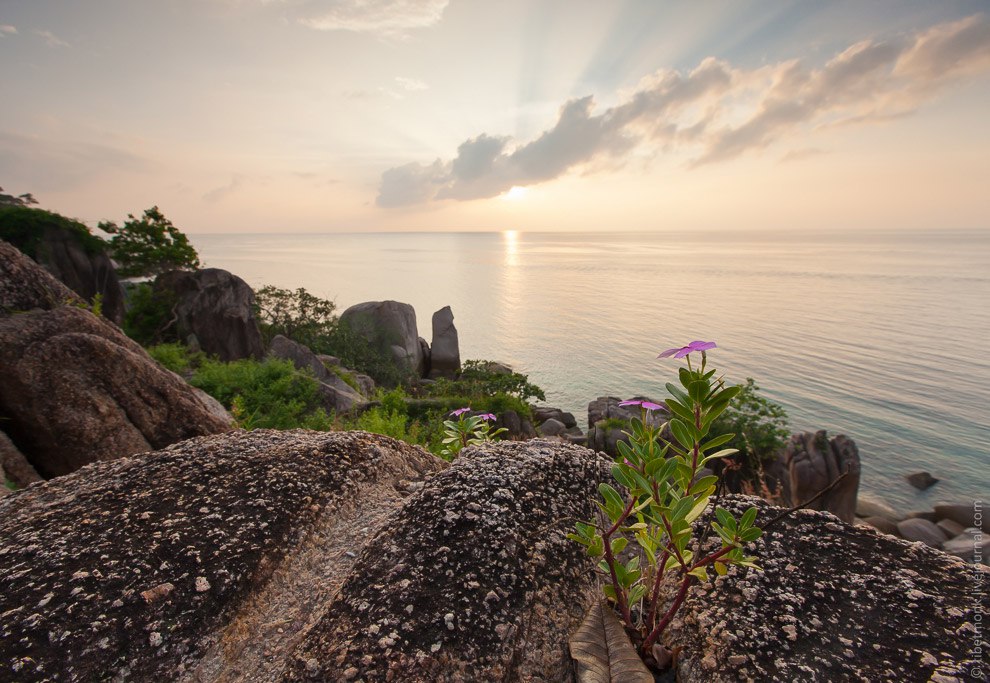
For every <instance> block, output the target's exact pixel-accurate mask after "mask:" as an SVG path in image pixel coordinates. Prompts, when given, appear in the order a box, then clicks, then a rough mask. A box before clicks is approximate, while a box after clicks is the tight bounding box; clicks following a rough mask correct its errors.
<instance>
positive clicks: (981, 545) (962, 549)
mask: <svg viewBox="0 0 990 683" xmlns="http://www.w3.org/2000/svg"><path fill="white" fill-rule="evenodd" d="M942 549H943V550H944V551H945V552H947V553H949V554H950V555H954V556H955V557H958V558H961V559H963V560H965V561H966V562H970V563H981V564H990V534H984V533H983V531H982V530H981V529H976V528H969V529H964V530H963V532H962V533H961V534H959V535H958V536H956V537H955V538H952V539H950V540H948V541H946V542H945V543H944V544H943V546H942Z"/></svg>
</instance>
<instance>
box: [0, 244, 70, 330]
mask: <svg viewBox="0 0 990 683" xmlns="http://www.w3.org/2000/svg"><path fill="white" fill-rule="evenodd" d="M82 303H83V300H82V299H81V298H80V297H79V295H78V294H76V293H75V292H73V291H72V290H71V289H69V288H68V287H66V286H65V285H64V284H62V283H61V282H59V281H58V280H56V279H55V277H54V276H52V274H51V273H49V272H48V271H46V270H45V269H44V268H41V267H40V266H39V265H38V264H37V263H35V261H33V260H32V259H31V258H29V257H27V256H25V255H24V254H22V253H21V252H20V251H18V250H17V249H16V248H15V247H14V246H13V245H12V244H10V243H8V242H4V241H3V240H0V315H10V314H12V313H19V312H23V311H30V310H31V309H34V308H40V309H42V310H44V311H49V310H51V309H53V308H58V307H59V306H64V305H65V304H82Z"/></svg>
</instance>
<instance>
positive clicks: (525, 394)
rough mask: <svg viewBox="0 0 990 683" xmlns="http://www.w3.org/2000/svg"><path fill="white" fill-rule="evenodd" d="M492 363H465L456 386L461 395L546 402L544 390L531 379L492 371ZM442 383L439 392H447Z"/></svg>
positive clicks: (480, 361)
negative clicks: (509, 397) (514, 397)
mask: <svg viewBox="0 0 990 683" xmlns="http://www.w3.org/2000/svg"><path fill="white" fill-rule="evenodd" d="M491 365H492V364H491V362H490V361H484V360H469V361H465V362H464V365H463V367H462V369H461V374H460V376H459V377H458V378H457V381H456V382H454V384H456V385H457V387H458V388H459V392H458V393H461V394H466V395H469V396H490V395H493V394H508V395H510V396H516V397H517V398H519V399H520V400H522V401H527V400H529V399H531V398H535V399H539V400H540V401H546V400H547V397H546V395H545V394H544V393H543V390H542V389H541V388H540V387H538V386H536V385H535V384H532V383H530V381H529V377H528V376H526V375H523V374H521V373H518V372H512V373H508V374H505V373H500V372H493V371H492V370H491ZM445 386H446V385H445V384H442V383H441V386H440V389H439V390H441V391H442V390H445Z"/></svg>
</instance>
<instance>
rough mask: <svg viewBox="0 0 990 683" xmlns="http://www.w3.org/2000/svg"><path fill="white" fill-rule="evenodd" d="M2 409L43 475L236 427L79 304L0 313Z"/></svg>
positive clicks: (17, 439)
mask: <svg viewBox="0 0 990 683" xmlns="http://www.w3.org/2000/svg"><path fill="white" fill-rule="evenodd" d="M35 267H36V268H38V269H39V270H40V266H37V265H35ZM0 414H2V415H3V416H4V417H5V418H6V420H5V421H4V424H3V429H4V431H5V432H6V433H7V434H8V435H9V436H10V438H11V440H12V441H13V442H14V443H15V444H16V446H17V448H18V449H19V450H20V451H21V452H22V453H23V454H24V455H25V457H27V459H28V461H29V462H30V463H31V464H32V465H33V466H34V468H35V469H36V470H37V471H38V472H39V473H40V474H41V475H42V476H45V477H56V476H60V475H63V474H68V473H69V472H72V471H74V470H76V469H78V468H79V467H82V466H83V465H85V464H87V463H90V462H94V461H97V460H108V459H112V458H119V457H121V456H124V455H130V454H133V453H140V452H142V451H148V450H153V449H155V448H162V447H164V446H167V445H169V444H172V443H175V442H176V441H181V440H183V439H188V438H190V437H193V436H202V435H204V434H214V433H217V432H222V431H226V430H227V429H228V428H229V425H228V424H227V423H226V422H224V421H222V420H220V419H219V418H217V417H216V416H214V415H212V414H211V413H210V412H209V410H207V408H206V407H205V406H204V405H203V404H202V403H201V402H200V400H199V399H198V398H196V396H195V394H194V393H193V391H192V388H191V387H190V386H189V385H188V384H186V383H185V382H183V381H182V380H181V379H179V378H178V377H177V376H175V375H174V374H173V373H171V372H168V371H167V370H164V369H163V368H162V367H161V366H159V365H158V364H157V363H155V362H154V361H153V360H152V359H151V358H150V357H149V356H148V354H147V353H146V352H145V351H144V349H142V348H141V347H140V346H139V345H138V344H136V343H135V342H133V341H132V340H130V339H128V338H127V337H126V336H125V335H124V334H123V333H122V332H121V331H120V330H119V329H118V328H117V327H115V326H113V325H112V324H110V323H108V322H106V321H105V320H102V319H100V318H97V317H96V316H95V315H93V314H92V313H90V312H89V311H87V310H84V309H80V308H76V307H74V306H63V307H61V308H56V309H54V310H48V311H38V310H35V311H32V312H30V313H23V314H20V315H11V316H7V317H2V318H0Z"/></svg>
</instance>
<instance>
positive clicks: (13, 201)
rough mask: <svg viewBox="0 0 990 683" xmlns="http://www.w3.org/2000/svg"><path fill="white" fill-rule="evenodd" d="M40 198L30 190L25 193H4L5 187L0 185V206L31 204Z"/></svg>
mask: <svg viewBox="0 0 990 683" xmlns="http://www.w3.org/2000/svg"><path fill="white" fill-rule="evenodd" d="M37 203H38V200H37V199H35V198H34V195H33V194H31V193H30V192H25V193H24V194H19V195H16V196H15V195H12V194H4V193H3V188H2V187H0V206H30V205H31V204H37Z"/></svg>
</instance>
